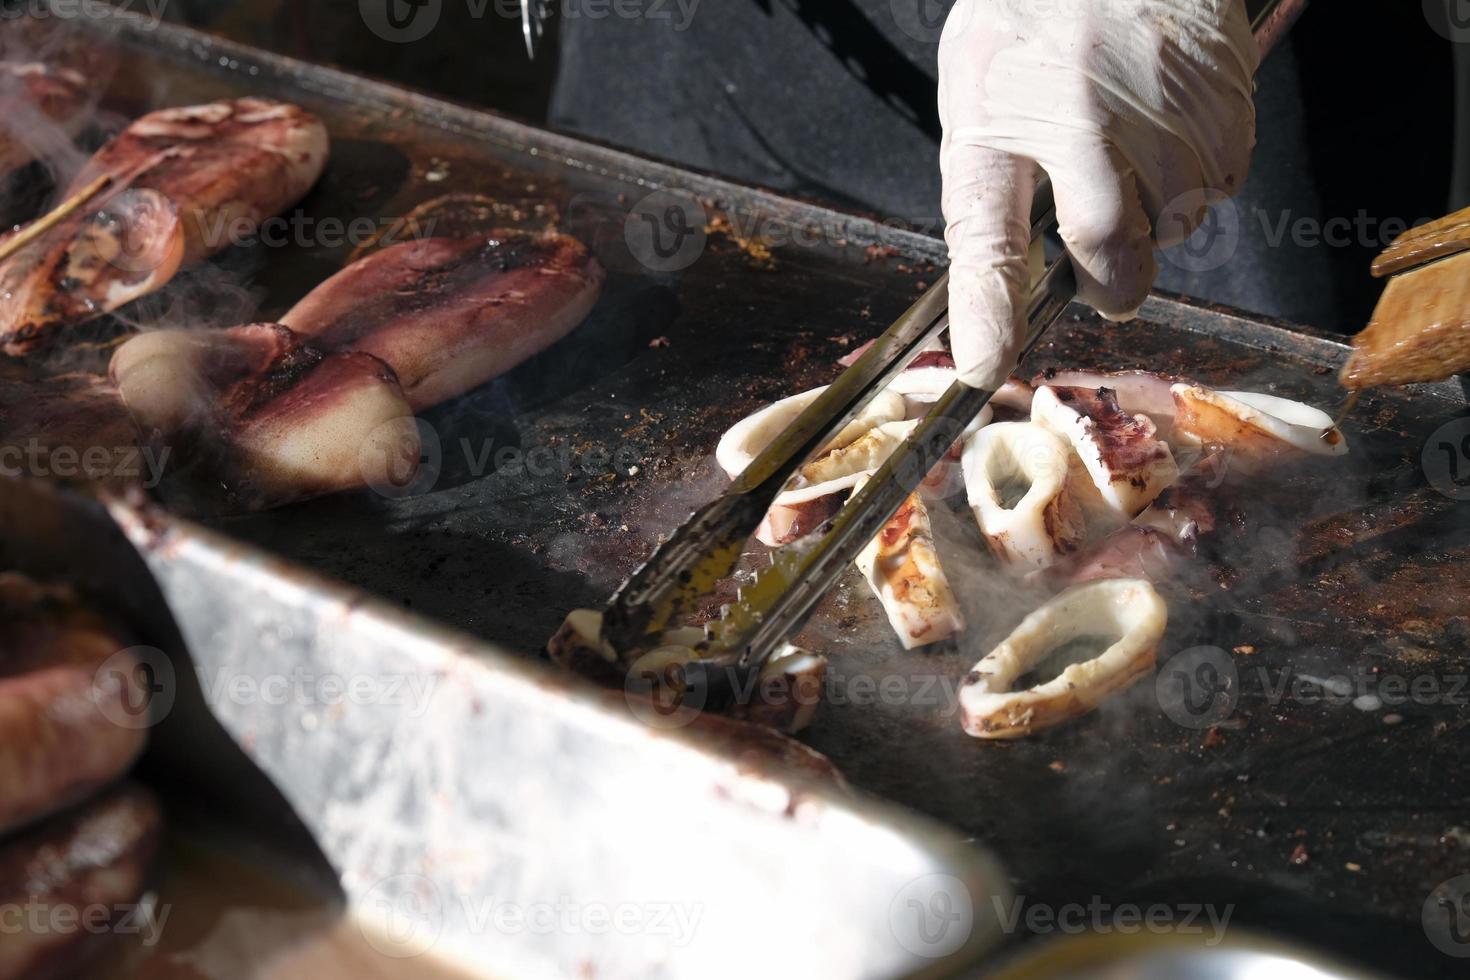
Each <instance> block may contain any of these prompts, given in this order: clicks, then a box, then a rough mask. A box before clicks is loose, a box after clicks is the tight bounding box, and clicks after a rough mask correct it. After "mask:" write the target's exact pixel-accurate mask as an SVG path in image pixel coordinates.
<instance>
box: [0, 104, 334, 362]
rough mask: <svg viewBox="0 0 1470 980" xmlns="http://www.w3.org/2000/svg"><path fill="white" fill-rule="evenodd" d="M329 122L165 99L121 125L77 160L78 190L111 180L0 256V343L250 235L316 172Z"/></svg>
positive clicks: (45, 333)
mask: <svg viewBox="0 0 1470 980" xmlns="http://www.w3.org/2000/svg"><path fill="white" fill-rule="evenodd" d="M326 160H327V132H326V129H325V128H324V127H323V126H322V124H321V122H320V121H318V120H317V119H316V117H315V116H312V115H311V114H310V113H307V112H305V111H304V110H302V109H300V108H298V107H296V106H293V105H287V104H285V103H281V102H271V101H267V100H265V99H253V98H251V99H238V100H235V101H229V102H212V103H209V104H208V105H200V106H191V107H188V108H181V109H165V110H163V111H160V112H154V113H150V114H149V115H146V116H143V117H142V118H141V119H138V120H137V121H135V122H134V123H133V124H132V125H130V126H128V127H127V128H126V129H124V130H123V131H122V132H121V133H119V134H118V135H117V136H116V137H114V138H113V139H112V140H111V141H110V142H109V143H108V144H107V145H106V146H104V147H103V148H102V149H101V150H99V151H98V152H97V153H96V155H95V156H93V157H92V159H91V160H90V161H89V162H88V163H87V165H86V166H85V167H84V168H83V169H82V171H81V173H79V174H78V175H77V177H76V179H75V180H74V181H73V182H72V184H71V186H70V187H69V188H68V191H67V193H68V195H71V194H75V193H76V192H78V191H80V190H81V189H82V188H84V187H87V186H88V185H90V184H91V183H93V182H94V181H95V180H96V179H97V178H99V177H101V176H104V175H106V176H110V177H112V179H113V183H112V185H111V186H110V187H109V188H108V190H106V191H105V192H104V193H102V194H100V195H99V196H98V197H96V198H95V199H93V200H92V201H91V202H90V203H89V204H87V205H86V206H85V207H83V208H81V209H80V210H79V211H77V212H76V213H75V214H74V215H72V216H71V217H70V218H68V219H66V220H65V221H62V222H61V223H60V224H59V225H57V226H56V227H55V228H52V229H51V230H50V231H48V232H47V233H46V234H44V235H42V236H41V237H40V238H39V239H38V240H37V241H35V242H33V243H32V244H30V245H28V246H27V247H25V248H23V249H21V251H20V252H19V253H17V254H16V255H15V256H13V257H11V258H10V259H9V260H8V261H7V262H5V263H4V265H3V266H0V345H3V349H4V351H5V353H7V354H9V355H11V356H22V355H25V354H28V353H30V352H32V351H34V350H37V349H39V348H41V347H43V346H45V345H46V344H47V343H48V342H50V341H51V340H52V339H54V336H55V334H56V332H57V331H58V330H60V329H63V328H65V327H69V326H74V325H76V324H79V323H84V322H86V321H88V320H92V319H95V318H96V317H99V316H102V315H103V314H106V313H110V312H112V311H114V310H116V309H119V308H120V307H122V306H124V305H126V304H128V303H130V302H132V301H134V300H136V299H138V298H139V297H142V296H145V295H148V294H149V293H152V292H154V291H156V290H158V289H160V288H161V287H162V286H163V285H164V284H166V283H167V282H169V281H170V280H171V279H172V278H173V277H174V275H175V274H176V273H177V272H178V270H179V269H180V268H182V267H184V266H187V265H191V264H193V263H196V262H200V261H202V260H204V259H206V258H208V257H209V256H211V255H213V254H215V253H216V252H219V251H221V250H222V249H224V248H226V247H227V246H229V245H231V244H233V243H235V242H238V241H240V240H242V239H244V238H247V237H249V236H250V235H253V234H254V233H255V232H256V231H257V230H258V229H259V227H260V224H261V222H263V221H264V220H265V219H266V218H268V217H271V216H272V215H276V214H279V213H281V212H282V211H284V210H285V209H286V208H288V207H290V206H291V205H292V204H294V203H296V202H297V201H298V200H300V199H301V198H302V197H303V196H304V195H305V194H306V192H307V190H309V189H310V188H311V186H312V184H314V183H315V182H316V180H317V178H318V177H320V176H321V173H322V170H323V168H324V167H325V166H326Z"/></svg>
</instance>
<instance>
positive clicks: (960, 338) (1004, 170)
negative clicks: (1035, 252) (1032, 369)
mask: <svg viewBox="0 0 1470 980" xmlns="http://www.w3.org/2000/svg"><path fill="white" fill-rule="evenodd" d="M940 160H941V168H942V170H943V172H944V218H945V229H944V237H945V241H946V242H948V244H949V336H950V349H951V350H952V351H953V352H954V359H955V367H956V368H957V369H958V373H959V378H960V380H962V381H964V382H966V383H967V384H971V385H975V386H977V387H986V388H995V387H998V386H999V385H1000V384H1001V383H1003V382H1004V381H1005V380H1006V378H1007V377H1008V376H1009V374H1010V372H1011V370H1012V369H1013V368H1014V367H1015V359H1016V356H1017V355H1018V354H1019V352H1020V347H1021V343H1022V341H1023V339H1024V336H1025V327H1026V321H1025V311H1026V298H1027V296H1028V294H1029V292H1030V288H1031V276H1030V272H1029V269H1028V266H1027V253H1028V250H1029V247H1030V242H1031V200H1032V197H1033V196H1034V195H1035V191H1036V165H1035V164H1034V163H1033V162H1032V161H1031V160H1028V159H1025V158H1023V157H1017V156H1013V155H1011V154H1009V153H1004V152H1002V151H1000V150H995V149H991V148H989V147H985V146H978V145H974V144H956V143H952V142H950V141H949V140H948V138H946V145H945V147H944V151H943V153H942V154H941V156H940Z"/></svg>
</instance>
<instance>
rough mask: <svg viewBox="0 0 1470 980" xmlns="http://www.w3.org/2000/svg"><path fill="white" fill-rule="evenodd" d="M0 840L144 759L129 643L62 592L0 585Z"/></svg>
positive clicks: (140, 698)
mask: <svg viewBox="0 0 1470 980" xmlns="http://www.w3.org/2000/svg"><path fill="white" fill-rule="evenodd" d="M0 615H3V619H4V622H5V629H4V630H3V631H0V786H4V787H5V791H4V793H0V834H4V833H7V832H9V831H11V830H13V829H15V828H16V827H19V826H22V825H24V824H28V823H31V822H32V821H35V820H37V819H38V818H41V817H44V816H46V815H47V814H50V813H53V812H55V811H57V810H60V809H62V808H64V807H67V806H71V805H72V804H74V803H76V802H78V801H79V800H82V799H85V798H86V797H88V796H90V795H92V794H93V793H94V792H96V791H97V790H98V789H99V788H100V787H102V786H105V785H106V784H108V783H110V782H112V781H114V780H116V779H117V778H119V777H120V776H122V775H123V773H125V772H126V771H127V770H128V769H129V768H130V767H131V766H132V764H133V761H134V760H135V759H136V758H137V757H138V754H139V753H140V752H141V751H142V750H143V746H144V743H145V742H146V740H147V718H146V716H145V717H142V718H140V720H139V723H138V724H136V725H133V724H127V722H128V721H129V720H130V719H131V718H133V717H136V716H137V712H136V710H134V706H136V705H144V706H146V704H147V700H146V698H147V695H146V692H145V691H144V690H143V688H142V686H141V684H142V683H143V679H142V678H141V677H140V676H139V673H138V665H137V662H136V661H135V660H134V659H133V658H132V657H131V656H129V655H128V654H127V653H126V651H127V650H128V648H129V647H131V646H132V643H131V642H130V641H129V640H128V638H127V637H126V636H125V635H124V634H123V633H121V632H120V631H119V630H118V629H117V628H116V627H114V626H113V625H112V624H110V623H108V622H106V621H104V620H103V619H102V618H101V617H99V616H98V615H97V614H96V613H94V612H92V611H91V610H89V609H87V608H86V607H85V606H83V605H82V604H81V603H80V601H79V600H78V599H77V597H76V596H74V595H73V594H72V593H71V592H70V590H67V589H64V588H53V587H49V586H42V585H39V584H37V583H35V582H32V581H31V580H29V579H27V578H24V577H22V576H20V575H16V574H12V573H7V574H3V575H0Z"/></svg>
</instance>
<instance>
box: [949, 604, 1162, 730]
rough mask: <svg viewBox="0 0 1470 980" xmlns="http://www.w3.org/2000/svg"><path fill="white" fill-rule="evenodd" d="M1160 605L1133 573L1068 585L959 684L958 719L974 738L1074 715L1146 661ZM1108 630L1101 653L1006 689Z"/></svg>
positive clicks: (1120, 685)
mask: <svg viewBox="0 0 1470 980" xmlns="http://www.w3.org/2000/svg"><path fill="white" fill-rule="evenodd" d="M1168 621H1169V614H1168V607H1167V606H1166V605H1165V604H1164V600H1163V599H1162V598H1160V596H1159V594H1158V592H1156V591H1155V590H1154V587H1153V586H1152V585H1150V584H1149V583H1148V582H1145V581H1143V580H1141V579H1108V580H1106V581H1100V582H1089V583H1087V584H1085V585H1079V586H1077V587H1076V588H1072V589H1068V590H1067V591H1066V592H1063V593H1062V594H1061V595H1059V596H1057V597H1056V598H1055V599H1052V600H1051V601H1050V602H1048V603H1047V604H1046V605H1044V606H1042V607H1041V608H1040V609H1037V610H1036V611H1035V612H1033V613H1031V615H1029V616H1027V617H1026V618H1025V619H1023V620H1022V621H1021V624H1020V625H1019V626H1017V627H1016V628H1015V630H1014V631H1012V633H1011V635H1010V636H1008V637H1006V638H1005V639H1004V640H1002V641H1001V643H1000V644H999V645H998V646H997V647H996V648H995V649H994V650H992V651H990V653H989V654H987V655H986V656H985V657H984V658H983V659H982V660H981V661H980V662H979V663H977V664H976V665H975V669H974V670H972V671H970V673H969V674H968V675H967V676H966V677H965V680H964V683H963V684H962V685H961V686H960V694H959V702H960V713H961V724H962V725H963V726H964V729H965V732H966V733H967V734H969V735H973V736H975V737H976V738H987V739H1011V738H1020V737H1022V736H1024V735H1029V734H1031V733H1032V732H1038V731H1041V730H1043V729H1047V728H1052V727H1054V726H1056V725H1060V724H1062V723H1064V722H1066V721H1070V720H1071V719H1073V718H1077V717H1080V716H1081V715H1084V714H1086V713H1087V712H1089V711H1091V710H1092V709H1093V708H1095V707H1097V706H1098V705H1099V704H1100V703H1102V701H1103V700H1105V699H1106V698H1107V697H1108V696H1110V695H1112V694H1114V693H1116V692H1118V691H1121V690H1123V689H1124V688H1125V687H1127V686H1129V685H1130V684H1132V683H1133V682H1134V681H1136V680H1138V679H1139V678H1140V677H1142V676H1143V675H1144V674H1146V673H1148V672H1149V671H1151V670H1152V669H1153V666H1154V662H1155V660H1156V658H1157V655H1158V646H1159V642H1160V641H1161V640H1162V639H1163V636H1164V629H1165V627H1166V626H1167V625H1168ZM1098 635H1106V636H1110V637H1116V639H1115V640H1114V641H1113V643H1112V644H1111V645H1110V646H1109V647H1107V649H1105V650H1103V651H1102V653H1100V654H1098V655H1097V656H1095V657H1092V658H1091V659H1089V660H1084V661H1082V662H1081V663H1074V664H1071V665H1069V666H1068V667H1067V668H1066V669H1064V670H1063V671H1062V672H1061V673H1060V674H1058V675H1057V676H1056V677H1054V678H1052V679H1051V680H1048V681H1046V682H1044V683H1041V684H1038V685H1036V686H1035V687H1031V688H1027V689H1025V690H1021V691H1015V690H1012V688H1013V686H1014V685H1015V683H1016V681H1017V680H1018V679H1020V678H1021V677H1022V676H1023V675H1025V674H1026V673H1027V672H1029V671H1031V670H1033V669H1034V668H1035V667H1036V666H1037V665H1038V664H1040V663H1041V662H1042V661H1043V660H1044V659H1045V658H1046V657H1047V655H1048V654H1050V653H1052V652H1054V651H1056V650H1058V649H1060V648H1061V647H1064V646H1066V645H1067V644H1069V643H1073V642H1075V641H1077V640H1080V639H1083V638H1085V637H1089V636H1098Z"/></svg>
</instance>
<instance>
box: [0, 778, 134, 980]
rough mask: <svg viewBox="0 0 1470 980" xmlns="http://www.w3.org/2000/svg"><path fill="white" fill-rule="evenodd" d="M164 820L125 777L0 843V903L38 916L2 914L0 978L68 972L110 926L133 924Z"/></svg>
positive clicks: (102, 942)
mask: <svg viewBox="0 0 1470 980" xmlns="http://www.w3.org/2000/svg"><path fill="white" fill-rule="evenodd" d="M162 827H163V815H162V813H161V811H160V809H159V806H158V803H157V801H156V800H155V799H154V798H153V795H152V794H151V793H149V792H148V791H147V790H145V789H144V788H143V787H141V786H138V785H137V784H134V783H128V784H125V785H123V786H121V787H119V788H117V789H114V790H112V791H110V792H108V793H106V794H105V795H103V796H101V797H99V798H98V799H95V800H92V801H91V802H89V803H87V804H85V805H83V806H79V807H77V808H75V809H73V810H69V811H67V812H65V813H61V814H57V815H56V816H54V817H52V818H51V819H49V820H46V821H45V822H43V823H40V824H38V825H36V826H32V827H28V828H26V829H25V830H23V831H21V832H20V833H19V834H17V835H15V836H14V837H10V838H8V839H6V840H5V841H3V842H0V908H4V909H7V910H11V912H12V913H13V912H14V911H16V910H26V909H32V910H41V911H42V912H43V913H44V914H42V915H39V916H38V915H26V914H19V915H15V914H10V915H7V917H6V928H5V939H4V941H3V942H0V980H57V978H61V977H71V976H76V975H77V974H78V971H79V970H80V968H81V967H82V965H83V964H84V963H86V962H87V961H88V960H91V959H93V958H94V957H96V956H99V955H100V954H101V953H102V952H103V951H104V950H106V948H107V945H106V937H107V936H108V935H109V934H111V933H113V931H114V930H115V929H116V930H118V931H122V929H121V927H123V926H127V927H128V928H131V929H138V928H139V927H140V926H141V925H142V921H143V920H142V917H143V916H144V915H146V914H148V911H149V910H148V907H147V906H146V905H145V904H144V903H145V902H146V899H144V890H145V889H146V888H147V885H148V878H149V874H150V872H151V870H152V865H153V861H154V858H155V856H156V855H157V853H158V845H159V837H160V833H161V830H162ZM161 924H162V923H161V921H158V922H155V923H154V925H155V926H161ZM114 955H115V954H114Z"/></svg>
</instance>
